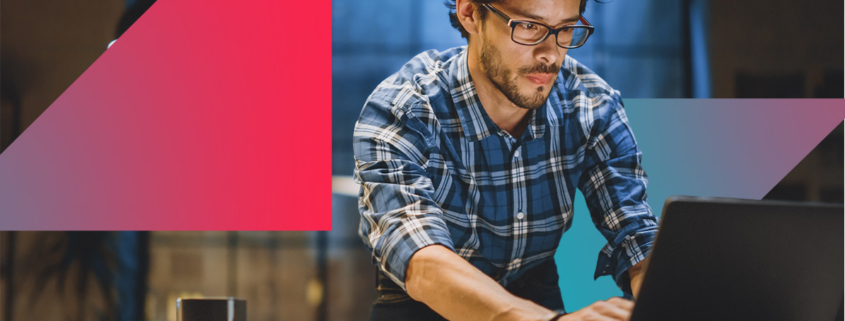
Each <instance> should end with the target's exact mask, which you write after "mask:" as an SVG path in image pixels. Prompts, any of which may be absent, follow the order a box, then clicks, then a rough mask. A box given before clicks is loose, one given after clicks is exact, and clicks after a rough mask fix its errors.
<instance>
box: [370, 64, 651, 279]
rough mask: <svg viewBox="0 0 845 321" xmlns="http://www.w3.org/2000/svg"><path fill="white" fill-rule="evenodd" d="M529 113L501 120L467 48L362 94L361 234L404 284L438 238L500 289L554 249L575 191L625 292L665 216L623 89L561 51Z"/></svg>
mask: <svg viewBox="0 0 845 321" xmlns="http://www.w3.org/2000/svg"><path fill="white" fill-rule="evenodd" d="M528 115H529V117H530V123H529V126H528V128H527V129H526V130H525V132H524V133H523V135H522V136H521V137H519V138H516V137H512V136H511V135H510V134H508V133H507V132H505V131H503V130H502V129H500V128H499V127H498V126H496V125H495V124H494V123H493V121H492V120H491V119H490V117H489V116H488V115H487V113H485V111H484V108H483V107H482V106H481V103H480V101H479V100H478V96H477V94H476V91H475V87H474V86H473V82H472V79H471V78H470V74H469V69H468V67H467V55H466V51H465V47H459V48H453V49H450V50H447V51H445V52H437V51H434V50H431V51H426V52H424V53H421V54H419V55H417V56H416V57H414V58H413V59H412V60H411V61H410V62H408V63H407V64H406V65H405V66H404V67H402V69H401V70H400V71H399V72H397V73H396V74H393V75H392V76H390V77H388V78H387V79H386V80H384V81H383V82H382V83H381V84H379V86H378V87H377V88H376V89H375V91H374V92H373V93H372V94H371V95H370V97H369V98H368V99H367V102H366V104H365V105H364V108H363V110H362V111H361V116H360V118H359V119H358V123H357V124H356V126H355V133H354V137H353V142H354V151H355V167H356V169H355V180H356V182H358V183H359V184H360V185H361V190H360V195H359V211H360V213H361V225H360V229H359V235H360V236H361V237H362V238H363V240H364V242H365V243H366V244H367V245H368V246H369V247H370V248H371V249H372V251H373V257H374V259H375V261H376V262H377V263H378V264H379V266H380V268H381V269H382V270H383V271H384V272H385V273H386V274H387V275H388V276H389V277H390V278H391V279H392V280H393V281H394V282H396V283H397V284H399V286H401V287H402V288H403V289H404V287H405V282H404V281H405V269H406V268H407V266H408V261H409V260H410V258H411V255H413V254H414V252H416V251H417V250H419V249H421V248H423V247H425V246H428V245H432V244H440V245H443V246H446V247H448V248H450V249H452V250H454V251H455V252H456V253H457V254H458V255H460V256H461V257H463V258H464V259H466V260H467V261H469V262H470V263H471V264H472V265H473V266H475V267H476V268H478V269H480V270H481V271H482V272H484V273H486V274H487V275H489V276H490V277H492V278H494V279H495V280H497V281H498V282H499V283H500V284H502V285H503V286H504V285H507V284H508V283H509V282H511V281H513V280H515V279H517V278H519V277H520V276H521V275H522V273H524V271H526V270H528V269H530V268H531V267H534V266H536V265H538V264H540V263H542V262H544V261H545V260H551V259H553V256H554V254H555V250H556V249H557V247H558V245H559V243H560V239H561V236H562V235H563V233H564V231H566V230H567V229H568V228H569V227H570V225H571V223H572V207H573V204H572V200H573V198H574V196H575V189H576V188H579V189H580V190H581V192H582V193H583V194H584V197H585V199H586V201H587V205H588V207H589V211H590V215H591V216H592V220H593V223H594V224H595V226H596V227H597V228H598V230H599V231H600V232H601V233H602V235H604V237H605V238H606V239H607V241H608V242H607V245H605V246H604V247H603V248H602V249H601V251H600V253H599V258H598V266H597V269H596V273H595V277H596V278H598V277H599V276H601V275H613V276H614V278H615V280H616V282H617V285H618V286H619V287H620V288H621V289H622V290H623V291H625V292H628V293H629V292H630V282H629V279H628V274H627V273H625V272H626V271H627V270H628V268H630V267H631V266H633V265H634V264H636V263H638V262H639V261H641V260H643V259H644V258H645V256H646V254H647V252H648V251H649V249H650V247H651V243H652V241H653V239H654V236H655V234H656V231H657V219H656V218H655V217H654V216H653V215H652V213H651V208H650V207H649V206H648V203H646V199H647V195H646V184H647V182H648V180H647V176H646V174H645V172H644V171H643V169H642V167H641V166H640V163H641V157H642V154H641V152H640V150H639V149H638V148H637V144H636V141H635V140H634V136H633V134H632V133H631V128H630V126H629V125H628V120H627V117H626V115H625V111H624V110H623V106H622V101H621V100H620V96H619V92H618V91H615V90H613V89H612V88H610V87H609V86H608V85H607V84H606V83H605V82H604V81H603V80H602V79H601V78H599V77H598V76H597V75H596V74H595V73H593V72H592V71H590V70H589V69H587V68H586V67H584V66H583V65H581V64H579V63H578V62H577V61H575V60H574V59H572V58H570V57H568V56H567V57H566V58H565V60H564V62H563V65H562V67H561V71H560V73H559V74H558V77H557V81H556V83H555V85H554V87H553V88H552V91H551V94H550V96H549V99H548V101H547V102H546V104H545V105H544V106H542V107H541V108H539V109H536V110H533V111H531V112H529V114H528Z"/></svg>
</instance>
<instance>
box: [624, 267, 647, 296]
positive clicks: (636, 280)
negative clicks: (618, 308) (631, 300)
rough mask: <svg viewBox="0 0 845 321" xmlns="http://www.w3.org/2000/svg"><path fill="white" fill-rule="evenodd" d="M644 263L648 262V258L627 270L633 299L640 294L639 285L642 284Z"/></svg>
mask: <svg viewBox="0 0 845 321" xmlns="http://www.w3.org/2000/svg"><path fill="white" fill-rule="evenodd" d="M646 261H648V258H646V259H645V260H643V261H640V263H637V264H636V265H634V266H632V267H631V268H630V269H628V276H629V277H630V278H631V292H632V294H633V295H634V297H635V298H636V297H637V295H639V293H640V285H642V284H643V276H645V265H646Z"/></svg>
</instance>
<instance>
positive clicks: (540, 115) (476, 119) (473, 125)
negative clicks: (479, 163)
mask: <svg viewBox="0 0 845 321" xmlns="http://www.w3.org/2000/svg"><path fill="white" fill-rule="evenodd" d="M450 75H451V86H450V87H451V93H452V102H453V103H454V104H455V108H456V109H457V113H458V118H459V120H460V122H461V129H463V132H464V136H465V137H467V138H469V139H470V140H471V141H480V140H482V139H485V138H487V137H488V136H490V135H491V134H493V133H499V132H504V131H502V130H501V129H500V128H499V126H497V125H496V124H495V123H493V120H492V119H491V118H490V116H488V115H487V112H486V111H484V108H483V107H482V106H481V101H480V100H479V99H478V93H477V92H476V90H475V84H474V83H473V81H472V77H471V76H470V74H469V65H468V63H467V51H466V47H464V50H463V51H461V53H459V54H458V56H456V57H455V63H454V64H453V65H452V70H451V72H450ZM558 77H560V75H558ZM553 86H554V87H553V88H552V93H554V90H556V89H557V83H556V84H555V85H553ZM548 112H549V100H548V99H547V100H546V103H545V104H543V106H542V107H540V108H538V109H535V110H532V111H530V112H529V115H530V116H529V117H531V118H530V120H529V123H528V128H526V132H527V133H526V134H528V137H530V138H531V139H536V138H541V137H543V134H544V133H545V129H546V124H547V119H548V118H547V117H548V116H547V115H546V114H547V113H548Z"/></svg>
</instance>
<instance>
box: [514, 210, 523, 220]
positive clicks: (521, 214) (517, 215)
mask: <svg viewBox="0 0 845 321" xmlns="http://www.w3.org/2000/svg"><path fill="white" fill-rule="evenodd" d="M524 217H525V214H523V213H522V212H519V214H516V218H518V219H520V220H521V219H523V218H524Z"/></svg>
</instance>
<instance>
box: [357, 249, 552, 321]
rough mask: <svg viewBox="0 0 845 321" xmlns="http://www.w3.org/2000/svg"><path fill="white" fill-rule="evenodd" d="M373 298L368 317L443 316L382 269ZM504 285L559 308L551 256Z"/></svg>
mask: <svg viewBox="0 0 845 321" xmlns="http://www.w3.org/2000/svg"><path fill="white" fill-rule="evenodd" d="M376 283H377V292H378V293H377V294H378V296H377V299H376V302H375V303H374V304H373V311H372V314H371V315H370V320H371V321H387V320H391V321H392V320H407V321H415V320H420V321H422V320H426V321H428V320H446V319H444V318H443V317H441V316H440V315H438V314H437V312H434V311H433V310H431V309H430V308H429V307H428V306H427V305H425V304H423V303H422V302H418V301H415V300H414V299H411V297H410V296H408V294H407V293H405V291H403V290H402V288H400V287H399V286H398V285H396V283H394V282H393V281H391V280H390V278H388V277H387V276H386V275H384V273H382V272H380V271H379V272H378V278H377V282H376ZM506 289H507V290H508V291H509V292H510V293H512V294H513V295H515V296H518V297H521V298H523V299H526V300H531V301H534V302H535V303H537V304H539V305H541V306H544V307H546V308H548V309H550V310H563V299H562V298H561V295H560V287H559V286H558V275H557V265H555V262H554V260H553V259H549V260H548V261H546V262H544V263H542V264H540V265H538V266H536V267H534V268H532V269H531V270H528V271H526V272H525V274H524V275H523V276H522V277H521V278H519V279H517V280H516V281H514V282H511V283H510V284H508V286H507V287H506Z"/></svg>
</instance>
